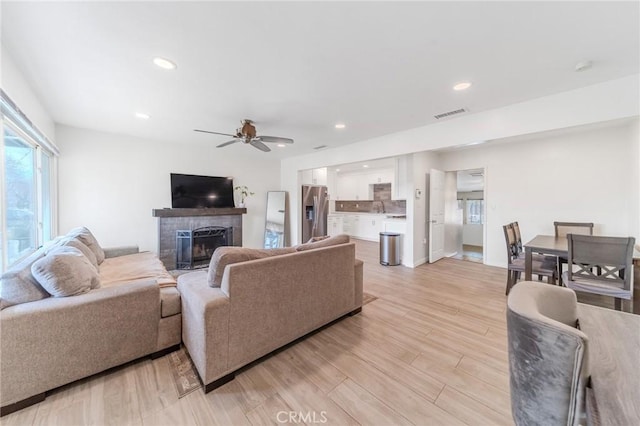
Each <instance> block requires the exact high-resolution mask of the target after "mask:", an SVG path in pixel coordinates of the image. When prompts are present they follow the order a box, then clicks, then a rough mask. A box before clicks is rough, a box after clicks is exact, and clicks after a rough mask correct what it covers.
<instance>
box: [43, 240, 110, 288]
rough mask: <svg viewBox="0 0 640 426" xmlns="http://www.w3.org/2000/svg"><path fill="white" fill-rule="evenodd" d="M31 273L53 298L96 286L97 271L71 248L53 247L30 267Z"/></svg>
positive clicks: (97, 279)
mask: <svg viewBox="0 0 640 426" xmlns="http://www.w3.org/2000/svg"><path fill="white" fill-rule="evenodd" d="M31 273H32V274H33V277H34V278H35V279H36V280H37V281H38V283H39V284H40V285H41V286H42V287H43V288H44V289H45V290H47V292H49V294H51V295H52V296H54V297H66V296H75V295H78V294H82V293H86V292H88V291H89V290H91V289H92V288H98V287H100V277H99V275H98V270H97V269H96V268H95V267H94V266H93V265H92V264H91V262H90V261H89V259H87V257H86V256H85V255H83V254H82V252H81V251H80V250H78V249H77V248H75V247H70V246H60V247H56V248H55V249H53V250H51V251H50V252H49V253H48V254H47V255H46V256H45V257H43V258H41V259H39V260H37V261H36V262H34V263H33V265H31Z"/></svg>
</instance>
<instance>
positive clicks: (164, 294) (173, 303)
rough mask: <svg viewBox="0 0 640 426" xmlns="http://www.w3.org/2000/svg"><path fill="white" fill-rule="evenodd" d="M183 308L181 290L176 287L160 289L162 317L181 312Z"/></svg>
mask: <svg viewBox="0 0 640 426" xmlns="http://www.w3.org/2000/svg"><path fill="white" fill-rule="evenodd" d="M181 310H182V306H181V305H180V292H179V291H178V289H177V288H175V287H163V288H161V289H160V316H161V317H162V318H166V317H170V316H172V315H176V314H179V313H180V311H181Z"/></svg>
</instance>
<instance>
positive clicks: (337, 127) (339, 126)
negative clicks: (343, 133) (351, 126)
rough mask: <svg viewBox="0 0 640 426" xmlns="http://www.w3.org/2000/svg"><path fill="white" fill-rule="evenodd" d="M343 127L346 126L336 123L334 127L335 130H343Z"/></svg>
mask: <svg viewBox="0 0 640 426" xmlns="http://www.w3.org/2000/svg"><path fill="white" fill-rule="evenodd" d="M345 127H347V125H346V124H344V123H338V124H336V125H335V128H336V129H344V128H345Z"/></svg>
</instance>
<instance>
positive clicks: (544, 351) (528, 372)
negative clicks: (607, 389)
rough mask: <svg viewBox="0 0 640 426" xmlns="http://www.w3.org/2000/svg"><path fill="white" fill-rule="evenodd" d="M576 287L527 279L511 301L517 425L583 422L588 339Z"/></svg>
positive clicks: (513, 396)
mask: <svg viewBox="0 0 640 426" xmlns="http://www.w3.org/2000/svg"><path fill="white" fill-rule="evenodd" d="M577 311H578V308H577V300H576V294H575V292H574V291H572V290H570V289H567V288H563V287H558V286H550V285H540V284H539V283H535V282H531V281H523V282H521V283H518V284H517V285H516V286H514V287H513V290H512V291H511V293H510V294H509V298H508V299H507V338H508V351H509V382H510V386H509V389H510V394H511V413H512V416H513V420H514V422H515V424H516V425H527V426H529V425H577V424H581V423H584V422H585V420H586V415H585V408H584V407H585V395H586V385H587V382H588V376H589V371H588V363H587V348H588V342H589V339H588V337H587V335H586V334H585V333H583V332H582V331H580V330H579V329H578V312H577Z"/></svg>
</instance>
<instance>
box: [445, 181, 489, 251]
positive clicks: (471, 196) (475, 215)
mask: <svg viewBox="0 0 640 426" xmlns="http://www.w3.org/2000/svg"><path fill="white" fill-rule="evenodd" d="M456 175H457V179H456V180H457V185H456V186H457V209H458V215H456V216H457V217H458V218H459V219H458V220H459V221H460V222H461V225H462V241H461V242H462V244H461V246H460V247H459V248H458V250H457V253H456V254H455V255H454V256H452V257H453V258H454V259H460V260H466V261H470V262H477V263H483V259H484V225H485V202H484V169H470V170H458V171H457V172H456Z"/></svg>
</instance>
